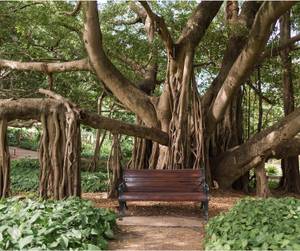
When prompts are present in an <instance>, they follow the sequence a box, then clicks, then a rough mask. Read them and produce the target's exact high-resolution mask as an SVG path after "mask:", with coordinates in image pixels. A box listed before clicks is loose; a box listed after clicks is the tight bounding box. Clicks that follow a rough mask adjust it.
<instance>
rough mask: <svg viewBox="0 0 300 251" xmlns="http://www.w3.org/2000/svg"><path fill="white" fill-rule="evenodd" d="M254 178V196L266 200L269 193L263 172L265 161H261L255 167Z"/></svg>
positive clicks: (264, 171)
mask: <svg viewBox="0 0 300 251" xmlns="http://www.w3.org/2000/svg"><path fill="white" fill-rule="evenodd" d="M255 176H256V196H258V197H262V198H267V197H269V196H270V194H271V192H270V189H269V185H268V179H267V175H266V170H265V161H264V160H263V161H261V162H260V163H259V164H258V165H257V166H256V167H255Z"/></svg>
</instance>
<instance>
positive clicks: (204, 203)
mask: <svg viewBox="0 0 300 251" xmlns="http://www.w3.org/2000/svg"><path fill="white" fill-rule="evenodd" d="M201 207H203V216H204V220H205V221H206V222H207V221H208V200H206V201H203V202H202V203H201Z"/></svg>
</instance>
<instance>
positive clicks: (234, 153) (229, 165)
mask: <svg viewBox="0 0 300 251" xmlns="http://www.w3.org/2000/svg"><path fill="white" fill-rule="evenodd" d="M299 118H300V109H297V110H295V111H294V112H292V113H291V114H289V115H288V116H286V117H284V118H283V119H281V120H280V121H279V122H278V123H276V124H275V125H273V126H271V127H269V128H267V129H265V130H263V131H261V132H260V133H257V134H256V135H254V136H253V137H252V138H250V139H249V140H248V141H247V142H245V143H244V144H242V145H240V146H237V147H234V148H232V149H229V150H228V151H226V152H224V153H223V154H222V155H221V156H220V157H219V158H218V159H216V161H215V162H214V164H215V167H216V168H215V169H214V176H215V178H216V180H217V181H218V183H219V185H220V186H221V187H224V188H228V187H229V186H230V185H231V184H232V183H233V182H234V181H235V180H236V179H237V178H239V177H240V176H242V175H243V174H245V173H246V172H247V171H249V170H250V169H251V168H254V167H255V165H254V164H250V163H252V162H253V163H257V161H254V160H255V159H256V158H258V157H262V156H263V158H264V159H267V158H268V157H269V156H271V155H272V152H273V151H274V150H275V149H276V147H278V146H279V145H280V144H284V143H285V142H288V141H289V140H290V139H292V138H294V137H295V136H296V135H297V133H299V132H300V119H299Z"/></svg>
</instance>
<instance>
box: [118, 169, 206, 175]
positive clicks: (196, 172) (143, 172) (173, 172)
mask: <svg viewBox="0 0 300 251" xmlns="http://www.w3.org/2000/svg"><path fill="white" fill-rule="evenodd" d="M124 176H125V177H182V176H184V177H202V176H203V174H202V172H201V171H199V170H187V171H184V170H177V171H176V170H157V172H156V170H139V171H133V170H132V171H131V170H126V171H125V172H124Z"/></svg>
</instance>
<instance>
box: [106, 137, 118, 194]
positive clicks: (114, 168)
mask: <svg viewBox="0 0 300 251" xmlns="http://www.w3.org/2000/svg"><path fill="white" fill-rule="evenodd" d="M107 171H108V173H109V188H108V195H107V197H108V198H115V197H116V196H117V188H118V181H119V179H120V176H121V148H120V140H119V135H118V134H113V141H112V146H111V152H110V156H109V158H108V162H107Z"/></svg>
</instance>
